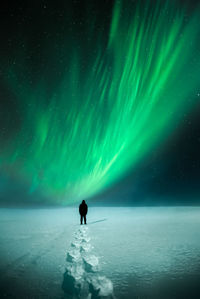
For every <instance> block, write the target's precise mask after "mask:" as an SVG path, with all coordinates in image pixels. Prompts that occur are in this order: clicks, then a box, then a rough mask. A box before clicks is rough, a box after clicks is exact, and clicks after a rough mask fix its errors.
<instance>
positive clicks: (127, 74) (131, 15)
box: [0, 1, 200, 205]
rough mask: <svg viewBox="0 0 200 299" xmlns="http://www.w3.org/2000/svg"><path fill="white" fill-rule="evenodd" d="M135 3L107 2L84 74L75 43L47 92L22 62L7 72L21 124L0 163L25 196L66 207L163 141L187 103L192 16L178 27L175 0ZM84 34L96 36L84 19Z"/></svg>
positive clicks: (198, 64)
mask: <svg viewBox="0 0 200 299" xmlns="http://www.w3.org/2000/svg"><path fill="white" fill-rule="evenodd" d="M142 3H143V2H138V3H137V5H136V6H134V9H133V5H132V4H131V1H121V2H120V1H116V2H115V5H114V7H113V12H112V19H111V23H110V29H109V32H107V35H104V37H102V35H101V31H100V29H99V30H96V32H98V33H99V36H98V34H97V37H96V38H95V40H94V39H93V41H92V42H93V43H92V44H90V47H91V48H92V50H91V57H90V58H89V59H88V63H87V66H86V67H85V68H84V71H83V70H82V68H81V66H82V64H83V62H82V60H83V53H85V52H88V45H87V46H86V45H84V43H81V44H80V45H79V41H78V40H77V42H76V43H73V45H72V46H71V47H69V48H68V49H67V47H66V68H65V71H64V74H63V76H62V80H59V82H56V84H55V85H56V86H55V88H54V91H53V92H50V93H47V92H46V90H47V86H46V83H45V80H44V79H41V78H40V76H38V81H37V82H36V83H35V84H34V86H33V85H31V84H29V81H28V80H27V78H26V68H27V66H26V65H25V63H24V65H23V61H22V62H21V63H22V68H21V70H23V72H24V75H23V77H22V76H21V75H20V74H19V72H20V71H19V69H17V67H16V68H15V67H10V68H9V69H8V76H7V79H5V81H6V84H7V86H8V87H9V90H10V91H11V92H12V94H13V96H14V97H16V101H17V103H18V106H19V107H20V109H21V110H22V111H23V118H22V124H21V126H20V129H19V130H18V131H17V132H16V134H15V135H14V136H13V138H12V141H9V143H8V144H7V146H6V147H4V148H2V149H1V156H0V157H1V158H0V163H1V164H0V165H1V167H2V169H10V173H12V174H13V175H15V176H17V177H18V179H20V180H22V181H24V182H25V183H26V184H28V186H29V190H30V193H32V192H35V191H36V190H38V191H39V192H41V193H43V194H45V195H46V196H47V198H49V201H51V202H57V203H60V204H65V205H66V204H69V203H72V202H76V201H80V200H81V199H83V198H91V197H92V196H93V195H95V194H97V193H99V192H102V191H103V190H105V189H106V188H108V187H110V186H111V185H113V184H115V183H117V181H119V180H120V179H121V178H123V176H124V175H126V173H127V172H128V171H129V170H130V169H133V168H134V167H136V166H137V165H138V163H140V162H141V161H142V159H144V158H145V157H147V155H151V153H152V151H153V150H154V149H156V148H157V147H159V146H160V145H161V144H163V143H164V142H166V140H167V138H168V137H169V136H170V134H171V133H172V132H173V131H174V130H175V128H176V127H177V124H178V122H179V120H180V118H181V117H182V116H183V114H184V113H186V112H187V111H188V110H189V109H192V108H193V107H195V104H196V103H197V97H196V94H197V92H198V86H199V83H200V76H199V70H200V57H199V55H198V51H195V49H196V47H197V42H198V36H199V34H200V26H199V19H200V12H199V10H196V11H195V12H193V13H191V14H190V17H189V20H187V22H186V21H185V13H186V10H187V7H183V5H179V4H178V2H176V1H163V2H162V1H156V2H153V1H152V2H151V1H146V2H145V7H144V6H143V5H142ZM152 3H154V5H152ZM143 4H144V3H143ZM88 5H89V4H88ZM89 27H90V28H89ZM91 28H92V29H91ZM87 30H88V36H89V35H90V34H91V31H92V30H95V21H94V20H93V19H92V18H91V22H90V24H89V26H88V29H87ZM72 35H73V32H72ZM94 41H95V43H94ZM68 42H69V38H68ZM63 44H65V42H63ZM77 45H79V46H77ZM69 49H70V51H69ZM48 51H49V52H52V51H53V47H52V46H51V45H48V49H47V52H48ZM54 51H56V50H54ZM92 53H95V55H94V54H92ZM195 53H196V54H195ZM87 55H88V57H89V55H90V53H87ZM51 75H52V76H53V74H51ZM47 97H48V100H47ZM11 170H12V171H11Z"/></svg>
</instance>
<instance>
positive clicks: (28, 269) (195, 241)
mask: <svg viewBox="0 0 200 299" xmlns="http://www.w3.org/2000/svg"><path fill="white" fill-rule="evenodd" d="M87 218H88V225H87V226H84V225H83V226H80V225H79V215H78V209H75V208H63V209H39V210H38V209H0V298H37V299H38V298H52V299H57V298H60V299H61V298H88V299H89V298H91V299H93V298H119V299H123V298H140V299H146V298H151V299H165V298H166V299H167V298H170V299H171V298H182V299H183V298H200V284H199V281H200V208H199V207H177V208H175V207H173V208H171V207H167V208H159V207H157V208H90V209H89V213H88V217H87Z"/></svg>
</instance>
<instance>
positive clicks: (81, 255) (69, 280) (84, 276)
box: [62, 226, 114, 299]
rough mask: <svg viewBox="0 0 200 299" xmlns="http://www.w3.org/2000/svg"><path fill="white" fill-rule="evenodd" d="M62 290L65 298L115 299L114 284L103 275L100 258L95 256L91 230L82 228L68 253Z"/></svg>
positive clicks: (76, 233)
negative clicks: (91, 241) (90, 234)
mask: <svg viewBox="0 0 200 299" xmlns="http://www.w3.org/2000/svg"><path fill="white" fill-rule="evenodd" d="M66 261H67V265H66V271H65V273H64V279H63V284H62V289H63V291H64V293H65V296H66V297H65V298H73V299H78V298H80V299H101V298H102V299H104V298H105V299H114V295H113V284H112V282H111V281H110V280H109V279H108V278H107V277H105V276H103V275H101V272H100V265H99V258H98V257H97V256H95V255H94V254H93V247H92V245H91V244H90V237H89V229H88V227H87V226H80V228H79V229H78V230H77V231H76V232H75V238H74V241H73V242H72V243H71V247H70V249H69V251H68V252H67V257H66Z"/></svg>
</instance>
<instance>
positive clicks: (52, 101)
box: [0, 0, 200, 205]
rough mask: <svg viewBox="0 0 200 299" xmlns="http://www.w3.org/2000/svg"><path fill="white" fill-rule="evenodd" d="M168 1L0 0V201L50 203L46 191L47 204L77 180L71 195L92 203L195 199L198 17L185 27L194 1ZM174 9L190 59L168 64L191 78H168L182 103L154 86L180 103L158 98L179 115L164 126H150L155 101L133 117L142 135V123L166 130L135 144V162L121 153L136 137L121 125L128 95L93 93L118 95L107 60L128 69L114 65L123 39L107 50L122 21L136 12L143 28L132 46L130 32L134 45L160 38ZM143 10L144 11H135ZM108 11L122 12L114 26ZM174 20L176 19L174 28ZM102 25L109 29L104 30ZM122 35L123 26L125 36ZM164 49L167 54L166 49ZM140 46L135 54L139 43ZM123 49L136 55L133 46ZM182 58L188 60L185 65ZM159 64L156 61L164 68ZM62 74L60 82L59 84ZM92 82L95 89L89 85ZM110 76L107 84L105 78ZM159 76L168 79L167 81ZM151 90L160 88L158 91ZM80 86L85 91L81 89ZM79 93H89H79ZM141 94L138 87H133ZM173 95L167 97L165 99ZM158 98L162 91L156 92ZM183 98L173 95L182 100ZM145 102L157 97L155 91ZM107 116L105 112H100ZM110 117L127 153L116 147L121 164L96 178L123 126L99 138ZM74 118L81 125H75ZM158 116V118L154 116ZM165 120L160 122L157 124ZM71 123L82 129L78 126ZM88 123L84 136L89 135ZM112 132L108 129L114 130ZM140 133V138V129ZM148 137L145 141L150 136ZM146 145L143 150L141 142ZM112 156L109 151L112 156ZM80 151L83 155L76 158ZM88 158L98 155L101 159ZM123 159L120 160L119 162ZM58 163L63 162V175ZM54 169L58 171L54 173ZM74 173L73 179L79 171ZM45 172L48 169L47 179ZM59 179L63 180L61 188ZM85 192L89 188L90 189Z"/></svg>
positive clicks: (198, 177) (199, 137) (199, 163)
mask: <svg viewBox="0 0 200 299" xmlns="http://www.w3.org/2000/svg"><path fill="white" fill-rule="evenodd" d="M94 2H95V3H94ZM156 2H158V3H160V4H161V5H160V6H159V5H158V11H159V9H160V12H161V14H163V15H162V17H158V16H157V17H156V18H158V23H157V24H154V25H151V26H152V27H151V28H150V29H149V33H148V36H147V35H145V29H144V28H143V25H144V27H145V24H146V23H145V22H149V23H151V24H153V21H152V20H154V19H151V18H152V15H153V14H154V12H155V10H156V8H157V6H156V5H157V4H156ZM172 2H173V1H169V7H166V9H165V10H164V9H163V8H162V7H164V4H163V3H164V2H163V1H149V3H150V5H147V7H146V5H145V1H129V2H128V1H124V3H125V4H124V6H126V4H127V3H129V4H127V7H125V8H121V6H119V7H120V8H118V7H117V8H116V7H115V5H114V3H115V1H113V0H110V1H108V0H107V1H106V0H104V1H78V0H77V1H75V0H74V1H34V2H31V1H17V2H13V3H11V2H4V3H3V4H1V8H0V44H1V47H0V60H1V67H0V204H3V205H10V204H14V205H24V204H25V205H26V204H28V205H29V204H36V205H37V204H49V203H50V204H52V203H54V202H53V200H52V199H51V200H50V201H49V200H48V198H49V197H51V198H54V197H56V200H55V204H60V202H61V201H60V198H62V197H63V196H67V197H70V196H71V197H72V198H75V196H74V194H75V193H76V192H79V191H77V190H79V189H80V188H81V186H82V182H84V188H83V191H82V193H81V194H80V196H79V198H80V200H81V199H82V198H85V199H87V198H88V197H91V198H92V199H91V203H92V201H93V203H94V204H103V205H104V204H113V205H123V204H124V205H132V204H133V205H134V204H136V205H145V204H147V205H148V204H153V205H157V204H158V205H159V204H192V205H193V204H199V203H200V187H199V185H200V184H199V183H200V155H199V153H200V117H199V116H200V80H199V78H198V77H197V75H195V73H196V74H199V72H200V68H199V66H200V58H199V57H200V38H199V40H198V38H197V35H198V34H197V33H196V36H195V33H194V31H195V30H196V31H197V29H196V28H197V27H199V28H200V21H199V24H198V23H197V21H196V22H195V21H194V22H193V23H192V24H193V25H191V27H189V25H188V24H189V22H190V19H192V17H193V14H194V13H195V12H196V11H198V10H199V7H198V1H177V3H176V4H173V5H172ZM131 5H132V6H131ZM170 5H171V6H173V9H171V8H170ZM137 7H139V8H138V10H139V12H140V13H139V16H137V14H136V11H137ZM185 7H186V8H185ZM183 8H184V10H183V13H182V9H183ZM120 9H121V10H120ZM131 9H132V10H133V13H132V15H131V14H130V15H129V16H127V20H126V17H124V15H125V14H126V13H127V11H128V10H131ZM176 9H177V10H178V11H180V14H181V13H182V14H183V27H184V26H185V27H184V28H186V29H187V27H188V32H189V33H190V35H191V40H192V38H193V41H191V46H190V47H189V52H190V51H191V53H189V54H188V57H193V61H192V62H191V61H190V60H189V58H187V57H186V56H184V53H183V56H182V57H180V61H179V60H178V59H177V62H176V60H175V62H174V69H176V68H177V69H178V68H180V70H181V72H182V73H184V71H185V73H187V70H188V78H189V77H191V78H192V79H191V82H192V81H194V79H193V77H192V76H194V77H195V76H196V77H195V78H196V79H195V83H194V86H192V84H191V83H190V82H189V81H187V76H185V77H184V76H183V79H182V78H180V77H179V78H178V79H177V82H178V83H177V86H179V87H177V88H180V89H181V88H182V90H180V96H179V95H178V97H180V98H181V96H182V95H183V96H185V99H187V100H188V101H189V102H191V103H192V104H191V105H190V106H189V107H187V108H184V109H183V107H184V103H182V102H181V99H179V100H177V99H176V97H175V95H176V93H175V91H174V93H173V92H172V93H170V94H169V95H168V94H167V90H164V91H163V94H164V96H163V97H164V98H169V99H170V101H172V102H173V101H176V100H177V101H180V105H178V104H177V107H176V110H174V112H173V111H172V109H173V108H172V107H174V106H172V105H171V106H170V103H169V104H166V103H165V105H166V109H165V110H166V111H169V113H171V111H172V113H174V116H173V118H174V119H175V118H176V115H179V116H177V120H175V121H172V120H171V119H170V118H168V121H166V124H165V127H166V130H165V128H164V125H163V128H160V129H159V130H158V129H157V127H158V126H157V124H156V122H155V118H156V117H158V118H159V115H158V114H156V113H157V110H156V109H157V108H156V105H157V104H156V103H155V104H154V105H155V112H154V114H152V115H150V116H149V119H147V122H144V123H141V126H142V125H143V126H144V128H145V129H143V131H142V132H144V130H145V132H144V133H145V134H148V130H149V131H151V130H150V128H151V126H152V128H153V129H154V128H155V131H154V132H156V134H158V136H162V135H163V136H164V135H165V134H166V138H164V137H162V138H161V137H159V138H160V139H159V140H161V139H162V142H161V141H160V142H157V141H156V139H155V142H154V143H153V141H152V144H151V145H149V143H148V142H146V143H144V145H142V149H143V148H144V155H143V156H141V158H140V159H139V158H138V160H136V158H135V159H133V161H136V162H135V164H134V163H133V164H130V163H129V161H132V160H131V157H136V156H137V155H136V153H135V152H134V151H133V152H132V153H130V152H131V145H132V144H135V143H134V140H137V139H134V134H135V133H134V134H132V133H131V130H130V132H128V130H129V128H130V127H131V123H130V124H129V123H128V121H127V119H129V115H128V113H129V110H128V108H127V107H129V106H128V104H129V103H130V101H132V99H131V100H129V99H126V101H127V102H126V103H125V100H123V101H122V102H120V101H121V99H119V100H118V104H116V107H115V103H114V102H112V103H111V104H110V100H108V103H107V102H106V103H104V106H101V105H100V104H99V103H100V102H101V99H102V98H103V95H104V98H105V99H106V100H107V99H109V97H110V98H111V99H112V100H113V99H114V98H115V97H116V98H117V97H118V95H117V92H118V91H116V90H117V89H116V88H117V87H116V86H119V85H120V84H119V82H121V81H120V80H121V79H120V78H122V77H123V76H122V75H121V77H120V76H118V74H115V70H116V69H117V68H118V69H119V71H118V73H120V71H121V72H122V74H125V75H126V74H127V73H128V72H129V73H130V76H131V71H132V70H128V71H127V70H125V71H123V70H122V69H123V63H124V62H123V63H122V61H123V60H124V57H123V51H124V49H123V47H122V49H117V47H119V45H120V43H121V44H122V43H123V41H124V43H126V36H128V33H127V32H131V24H132V23H131V21H132V19H134V18H136V17H138V19H139V21H138V22H140V23H139V25H138V28H139V29H138V31H137V36H138V35H139V30H140V29H141V28H143V30H144V31H143V32H142V34H141V36H142V37H141V40H142V42H141V44H140V41H139V38H138V37H137V36H136V40H135V43H136V46H138V48H139V50H140V47H142V43H143V42H144V44H145V45H146V44H151V41H152V40H153V39H154V34H155V33H154V31H155V32H156V30H157V29H158V30H157V31H158V35H157V37H155V38H158V41H160V44H161V42H162V30H161V28H162V26H166V27H167V26H169V24H171V23H172V24H173V22H176V13H175V12H176ZM146 10H147V15H145V13H144V12H145V11H146ZM174 11H175V12H174ZM118 12H119V15H120V17H121V19H122V20H121V21H118V22H119V24H122V25H121V27H120V25H119V27H120V28H122V30H121V29H120V30H121V32H120V30H119V33H118V32H117V30H116V29H115V28H114V25H113V24H115V20H117V18H118ZM173 13H174V14H173ZM168 17H169V19H170V18H171V20H172V21H171V23H169V24H168V23H167V20H166V21H165V19H167V18H168ZM163 19H164V21H163V23H162V20H163ZM159 20H160V21H159ZM199 20H200V19H199ZM116 22H117V21H116ZM120 22H121V23H120ZM126 23H127V24H126ZM198 25H199V26H198ZM116 26H118V25H116ZM126 26H127V28H128V29H126ZM153 26H154V27H155V28H154V27H153ZM192 26H193V27H192ZM110 28H111V29H110ZM113 28H114V29H113ZM180 28H182V27H181V26H180ZM133 29H134V28H133ZM112 30H113V32H114V33H113V35H112V34H111V33H112ZM126 30H127V31H126ZM128 30H129V31H128ZM141 30H142V29H141ZM173 30H174V29H173V28H172V30H171V31H170V28H168V27H167V28H166V30H165V29H163V32H164V33H163V35H164V34H165V32H166V38H167V37H168V36H167V34H169V35H170V34H171V36H173V34H174V35H175V33H174V31H173ZM180 30H182V29H180ZM110 32H111V33H110ZM126 34H127V35H126ZM159 34H160V35H159ZM193 34H194V36H193V37H192V35H193ZM132 35H133V34H132ZM132 35H131V34H130V36H132ZM180 36H183V40H184V41H185V42H187V35H185V36H184V33H180V35H177V38H180ZM137 38H138V39H137ZM180 39H181V38H180ZM178 42H179V40H176V46H177V44H178ZM129 43H130V41H129ZM110 45H111V46H110ZM112 47H113V48H114V47H115V48H116V49H113V48H112ZM171 47H172V49H171V57H172V55H173V54H174V52H175V48H173V46H171ZM150 48H151V47H149V49H150ZM130 49H131V48H130ZM134 49H135V52H133V53H136V51H137V48H134ZM168 50H169V49H168ZM120 51H121V52H120ZM127 52H128V49H127ZM130 52H131V51H129V53H130ZM154 52H156V54H155V53H153V54H152V55H155V57H154V56H153V59H152V61H153V62H152V66H151V73H150V74H151V75H152V76H149V78H148V81H147V80H146V81H145V82H142V83H141V86H145V87H146V89H148V87H149V86H150V85H151V82H153V78H154V76H156V75H155V74H156V72H154V70H153V69H154V68H155V69H156V67H157V66H158V65H159V63H160V61H161V58H162V53H161V54H160V53H159V48H156V47H155V49H154ZM105 53H106V54H105ZM140 53H141V54H140V55H141V57H142V55H143V54H142V53H143V49H142V50H141V51H140ZM169 53H170V50H169ZM120 55H121V56H120ZM128 55H130V54H127V56H125V57H126V58H127V59H129V56H128ZM132 55H133V56H134V55H135V56H134V57H136V54H132ZM189 55H190V56H189ZM141 57H139V58H138V62H137V68H136V69H135V70H133V73H134V74H136V75H135V76H136V77H137V76H138V78H139V73H140V70H142V71H143V69H142V68H143V67H144V72H145V70H146V69H147V67H145V66H143V64H142V62H141V60H142V58H141ZM160 57H161V58H160ZM184 57H185V58H184ZM156 59H158V61H157V60H156ZM184 59H185V60H186V59H188V62H186V63H185V64H184ZM133 60H134V59H133ZM102 61H103V62H102ZM115 61H116V62H115ZM130 61H131V59H130ZM168 61H169V58H168ZM101 62H102V64H101ZM115 63H116V64H115ZM130 63H132V62H130ZM166 63H167V62H166ZM124 64H125V63H124ZM195 65H196V69H195ZM167 66H168V65H167V64H166V65H165V68H166V69H167ZM133 67H135V66H133ZM126 69H128V66H126ZM91 70H94V72H96V73H95V75H94V74H93V73H91ZM137 71H138V73H137ZM123 72H124V73H123ZM125 72H126V73H125ZM162 72H164V68H163V71H162V70H161V71H160V75H159V76H160V77H162V75H163V73H162ZM173 73H174V72H173V70H172V75H171V74H169V75H168V76H169V81H170V80H171V77H173ZM177 74H178V73H177ZM125 75H124V77H125ZM147 76H148V74H147ZM118 77H120V78H118ZM163 77H164V75H163ZM108 78H109V79H108ZM134 80H135V79H134ZM151 80H152V81H151ZM158 80H159V79H158ZM181 80H182V84H183V85H182V86H181ZM179 81H180V82H179ZM62 82H64V83H62ZM66 82H67V83H68V85H69V87H66V84H67V83H66ZM98 82H99V86H100V87H97V85H98ZM112 82H114V83H113V85H112ZM187 82H188V85H190V86H191V87H190V88H189V87H188V88H187ZM101 84H102V85H101ZM128 84H130V83H129V80H128V79H127V88H125V87H124V86H126V82H124V81H123V82H122V83H121V85H120V86H122V87H123V88H125V89H126V91H125V92H126V93H127V90H129V89H130V87H129V85H128ZM142 84H143V85H142ZM152 84H153V83H152ZM165 84H166V86H168V85H167V84H168V81H167V80H166V83H165ZM170 84H171V85H169V86H173V84H174V86H175V85H176V80H174V83H173V81H172V83H171V81H170ZM108 85H110V86H111V85H112V89H111V87H110V89H109V88H108ZM133 85H134V83H133ZM58 86H59V87H58ZM113 86H114V87H113ZM166 89H167V87H166ZM102 90H103V91H102ZM174 90H175V88H174ZM158 92H160V91H159V90H158ZM176 92H177V90H176ZM87 93H88V97H86V96H85V95H86V94H87ZM89 94H91V95H90V96H89ZM102 94H103V95H102ZM141 94H142V95H143V94H145V93H144V91H143V90H142V87H141ZM186 94H187V95H186ZM116 95H117V96H116ZM173 96H174V98H172V97H173ZM160 97H162V93H161V94H160ZM63 98H65V99H63ZM138 98H140V95H139V96H138ZM66 99H67V100H66ZM91 99H92V100H91ZM136 99H137V97H136ZM185 99H184V98H183V100H182V101H185ZM102 101H103V100H102ZM155 101H158V100H157V98H156V100H155ZM120 103H121V107H122V108H121V110H120V111H121V112H120V113H121V114H120V115H119V111H118V110H117V109H119V108H118V106H120ZM125 104H126V105H125ZM109 105H110V106H109ZM123 105H124V106H123ZM163 106H164V104H163ZM65 109H66V111H67V117H68V118H67V119H68V120H67V121H66V115H62V113H63V110H65ZM126 109H127V110H126ZM153 109H154V108H153ZM174 109H175V108H174ZM93 110H94V111H96V113H98V115H101V117H100V116H99V118H97V117H96V116H95V114H94V113H95V112H91V111H93ZM138 110H139V109H138ZM111 111H114V112H111ZM153 111H154V110H153ZM158 111H159V109H158ZM177 111H178V112H177ZM92 113H93V114H92ZM125 113H127V114H126V115H127V119H125V116H124V115H125ZM133 113H134V111H133ZM150 113H151V112H150ZM166 113H167V112H166ZM111 114H112V115H113V118H111V117H110V115H111ZM115 115H119V119H120V120H118V122H119V125H120V122H121V126H122V129H123V126H124V127H126V125H127V130H126V134H127V135H125V134H124V136H125V137H124V140H128V142H129V143H128V144H129V146H128V147H127V152H129V153H130V154H126V156H125V154H124V156H123V157H125V158H124V160H123V159H122V160H123V162H121V163H122V164H120V162H119V165H118V164H117V167H116V169H115V168H110V169H109V171H108V173H106V176H105V180H104V177H103V175H102V173H105V169H108V165H109V167H110V161H113V159H112V158H113V157H115V156H116V155H117V154H116V153H118V152H120V150H119V148H120V147H119V144H120V143H123V130H122V129H120V130H121V131H120V130H119V135H116V136H117V137H116V139H113V140H111V141H110V142H112V144H110V145H108V143H109V140H110V138H111V137H110V136H112V134H111V135H109V134H110V132H114V130H115V127H116V126H117V125H118V122H117V121H116V120H115ZM143 115H145V111H143V112H142V114H141V116H140V115H136V117H139V119H140V118H143ZM156 115H157V116H156ZM83 117H84V119H85V121H84V123H83V124H84V125H85V128H83V125H82V118H83ZM120 117H121V118H120ZM123 117H124V118H123ZM110 119H111V120H110ZM166 119H167V118H166ZM161 120H162V118H161ZM95 121H96V126H95ZM154 122H155V124H154ZM159 122H161V121H160V120H159ZM167 122H168V124H167ZM169 122H172V124H173V125H169ZM86 125H87V127H86ZM159 127H160V125H159ZM168 127H169V129H167V128H168ZM79 128H82V131H81V133H80V132H79V130H80V129H79ZM162 130H163V133H162ZM93 131H94V133H93V134H94V135H92V133H90V132H93ZM84 132H85V133H84ZM88 132H89V133H88ZM107 132H108V133H107ZM84 134H85V135H84ZM145 134H144V135H145ZM82 135H83V136H82ZM84 136H86V137H84ZM113 136H115V134H114V133H113ZM140 136H142V134H141V133H140ZM145 136H146V135H145ZM149 136H150V135H149ZM113 138H114V137H113ZM135 138H136V137H135ZM148 138H150V139H152V140H153V138H152V137H151V136H150V137H147V139H148ZM141 139H142V138H141ZM113 144H115V145H113ZM94 145H95V146H94ZM148 146H149V150H147V148H148ZM94 147H95V148H94ZM59 148H60V151H59ZM66 148H67V150H66ZM64 149H65V150H64ZM87 149H88V152H87ZM112 151H113V153H112V154H111V152H112ZM141 151H142V150H141ZM104 152H105V153H104ZM98 155H99V156H100V155H101V162H98V159H97V158H96V156H98ZM120 155H121V154H120ZM120 155H119V158H117V159H119V160H120V157H121V156H120ZM48 156H49V157H48ZM48 158H49V160H48ZM84 158H85V159H87V161H84ZM95 159H97V160H95ZM80 161H81V162H80ZM81 163H83V165H84V167H85V168H84V167H83V166H82V164H81ZM98 163H102V164H101V166H99V165H100V164H98ZM117 163H118V162H117ZM128 164H130V166H129V167H128V166H127V165H128ZM63 165H66V168H67V173H66V172H65V166H63ZM96 165H98V167H99V169H98V171H97V170H96V168H95V167H97V166H96ZM120 167H121V168H122V170H123V167H124V169H125V170H124V171H123V175H121V173H120V171H119V169H121V168H120ZM94 169H95V171H96V173H95V171H94ZM58 173H59V174H60V177H59V176H58V177H57V175H58ZM80 173H81V177H80V178H79V176H80ZM94 173H95V175H94ZM119 173H120V175H119V176H118V174H119ZM91 174H92V175H94V177H91V180H90V181H89V179H88V177H90V176H91ZM101 176H102V177H103V178H102V177H101ZM54 177H56V178H55V180H54ZM99 177H101V179H102V182H103V183H101V180H100V179H99ZM91 182H94V183H93V184H92V183H91ZM99 182H100V183H99ZM95 184H96V185H95ZM104 185H105V186H106V187H104ZM65 186H68V187H67V188H68V189H67V191H66V188H65ZM95 186H98V188H97V190H98V192H95V190H96V189H95V188H96V187H95ZM88 190H92V192H91V194H90V192H89V191H88ZM93 190H94V191H93ZM66 194H67V195H66ZM75 201H76V200H75V199H74V202H75ZM70 203H71V202H70Z"/></svg>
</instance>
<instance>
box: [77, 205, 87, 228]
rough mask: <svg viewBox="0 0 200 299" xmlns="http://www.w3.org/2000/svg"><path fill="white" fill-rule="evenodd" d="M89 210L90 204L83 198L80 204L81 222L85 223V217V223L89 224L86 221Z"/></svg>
mask: <svg viewBox="0 0 200 299" xmlns="http://www.w3.org/2000/svg"><path fill="white" fill-rule="evenodd" d="M87 211H88V206H87V204H86V202H85V200H83V201H82V203H81V204H80V206H79V213H80V215H81V224H83V218H84V224H87V223H86V215H87Z"/></svg>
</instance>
